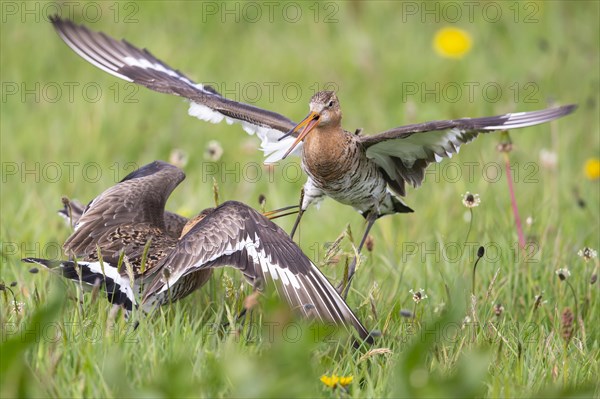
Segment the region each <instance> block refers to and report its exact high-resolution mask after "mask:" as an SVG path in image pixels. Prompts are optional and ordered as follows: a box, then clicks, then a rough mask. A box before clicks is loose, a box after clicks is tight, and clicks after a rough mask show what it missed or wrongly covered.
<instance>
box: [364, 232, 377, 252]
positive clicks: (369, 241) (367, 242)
mask: <svg viewBox="0 0 600 399" xmlns="http://www.w3.org/2000/svg"><path fill="white" fill-rule="evenodd" d="M365 246H366V247H367V251H369V252H373V247H374V246H375V239H374V238H373V236H372V235H370V234H369V235H368V236H367V239H366V240H365Z"/></svg>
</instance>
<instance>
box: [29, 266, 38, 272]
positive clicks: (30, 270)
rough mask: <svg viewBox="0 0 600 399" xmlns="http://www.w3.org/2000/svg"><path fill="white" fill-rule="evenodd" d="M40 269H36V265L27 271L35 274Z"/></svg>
mask: <svg viewBox="0 0 600 399" xmlns="http://www.w3.org/2000/svg"><path fill="white" fill-rule="evenodd" d="M39 271H40V269H38V268H37V267H32V268H31V269H29V273H31V274H37V273H38V272H39Z"/></svg>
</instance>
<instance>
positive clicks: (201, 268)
mask: <svg viewBox="0 0 600 399" xmlns="http://www.w3.org/2000/svg"><path fill="white" fill-rule="evenodd" d="M184 178H185V175H184V173H183V171H181V170H180V169H179V168H177V167H175V166H173V165H170V164H168V163H165V162H160V161H155V162H153V163H151V164H148V165H145V166H143V167H141V168H140V169H138V170H136V171H134V172H132V173H131V174H129V175H128V176H127V177H125V179H123V180H122V181H121V182H120V183H118V184H117V185H115V186H113V187H111V188H109V189H107V190H106V191H104V192H103V193H102V194H100V195H99V196H98V197H96V198H95V199H94V200H93V201H92V202H91V203H90V204H89V205H88V206H87V207H86V208H85V211H84V212H83V214H82V215H81V217H80V218H79V220H78V221H77V223H76V225H75V231H74V232H73V234H72V235H71V236H70V237H69V238H68V239H67V241H66V243H65V244H64V249H65V252H66V253H67V254H68V255H70V256H71V257H73V258H74V260H69V261H50V260H46V259H35V258H26V259H23V260H24V261H25V262H28V263H37V264H41V265H43V266H46V267H48V268H51V269H53V270H55V271H57V272H59V273H60V274H62V275H63V276H64V277H66V278H69V279H72V280H75V281H81V282H83V283H86V284H88V285H96V284H102V283H103V284H104V289H105V291H106V293H107V296H108V299H109V301H110V302H112V303H114V304H117V305H122V306H123V307H124V308H125V309H126V310H127V311H131V310H132V309H133V308H134V307H135V306H136V304H137V303H138V301H137V297H138V295H139V294H143V301H142V302H141V307H142V309H144V310H145V311H150V310H151V309H153V308H154V307H155V306H157V305H162V304H165V303H167V302H170V301H174V300H178V299H181V298H183V297H185V296H187V295H189V294H190V293H192V292H193V291H195V290H196V289H198V288H200V287H202V286H203V285H204V284H205V283H206V282H207V281H208V279H209V278H210V276H211V274H212V271H213V269H214V268H215V267H219V266H227V265H229V266H233V267H235V268H237V269H238V270H240V271H241V272H242V273H243V274H244V276H245V278H246V279H247V280H248V281H249V282H251V283H252V284H253V285H254V286H255V287H263V288H265V286H266V287H268V286H271V285H274V286H275V289H276V290H277V292H278V293H279V294H280V296H281V297H282V298H283V299H285V300H286V301H287V302H288V303H289V304H290V306H291V307H292V308H293V309H295V310H297V311H299V312H300V313H302V314H303V316H306V317H311V318H317V319H320V320H322V321H327V322H333V323H336V324H339V325H352V326H353V327H354V328H355V329H356V331H357V332H358V334H359V335H360V337H361V338H362V339H366V340H367V341H369V342H370V341H371V338H370V336H369V333H368V331H367V330H366V329H365V328H364V326H363V325H362V324H361V322H360V321H359V320H358V319H357V318H356V316H355V315H354V313H353V312H352V310H350V308H349V307H348V305H347V304H346V302H345V301H344V300H343V299H342V298H341V297H340V295H339V294H338V292H337V291H336V289H335V288H334V287H333V286H332V285H331V284H330V283H329V281H328V280H327V279H326V278H325V276H324V275H323V274H322V273H321V272H320V271H319V269H318V268H317V267H316V266H315V265H314V264H313V263H312V262H311V261H310V259H308V258H307V257H306V256H305V255H304V253H302V251H301V250H300V248H298V246H297V245H296V244H295V243H294V242H293V241H292V239H291V238H290V237H289V236H288V234H286V233H285V232H284V231H283V230H282V229H281V228H280V227H278V226H277V225H276V224H274V223H273V222H271V221H270V220H269V219H267V218H266V217H265V216H263V215H262V214H260V213H258V212H257V211H255V210H254V209H252V208H250V207H248V206H246V205H244V204H242V203H239V202H234V201H228V202H225V203H223V204H222V205H220V206H218V207H216V208H210V209H206V210H204V211H202V212H201V213H200V214H199V215H198V216H196V217H194V218H192V219H190V220H189V221H185V223H180V224H179V227H178V228H174V229H170V230H167V228H166V224H165V204H166V202H167V199H168V197H169V196H170V194H171V192H172V191H173V190H174V189H175V188H176V187H177V185H179V183H180V182H181V181H182V180H183V179H184ZM180 218H181V219H180V220H182V221H183V220H185V219H184V218H182V217H180Z"/></svg>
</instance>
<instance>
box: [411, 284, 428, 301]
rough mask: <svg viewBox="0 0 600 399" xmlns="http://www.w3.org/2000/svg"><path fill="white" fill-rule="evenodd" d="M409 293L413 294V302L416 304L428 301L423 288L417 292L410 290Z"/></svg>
mask: <svg viewBox="0 0 600 399" xmlns="http://www.w3.org/2000/svg"><path fill="white" fill-rule="evenodd" d="M409 292H410V293H411V294H412V297H413V301H415V303H419V302H421V301H422V300H423V299H427V294H426V293H425V290H424V289H423V288H420V289H419V290H417V291H414V290H410V291H409Z"/></svg>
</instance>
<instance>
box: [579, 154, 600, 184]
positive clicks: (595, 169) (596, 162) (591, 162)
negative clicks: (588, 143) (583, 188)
mask: <svg viewBox="0 0 600 399" xmlns="http://www.w3.org/2000/svg"><path fill="white" fill-rule="evenodd" d="M583 169H584V172H585V177H587V178H588V179H590V180H596V179H598V178H600V159H598V158H590V159H588V160H587V161H586V162H585V166H584V167H583Z"/></svg>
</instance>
